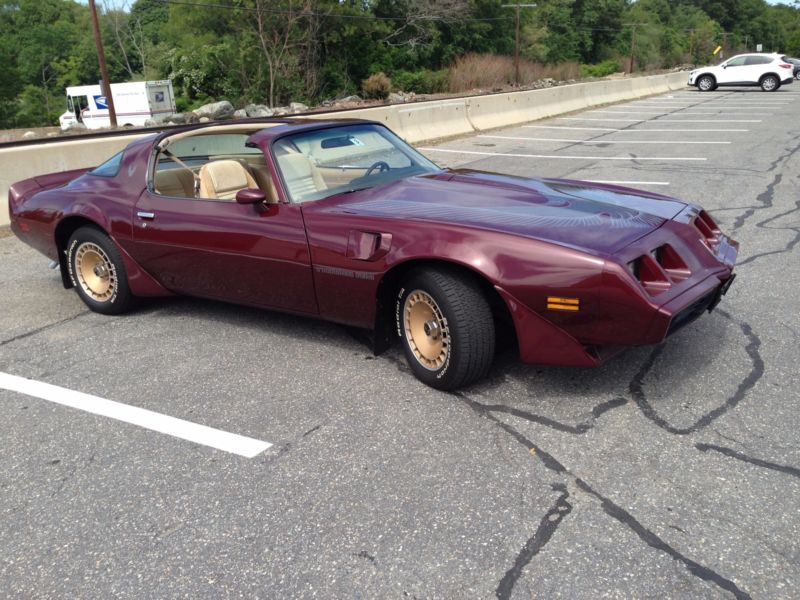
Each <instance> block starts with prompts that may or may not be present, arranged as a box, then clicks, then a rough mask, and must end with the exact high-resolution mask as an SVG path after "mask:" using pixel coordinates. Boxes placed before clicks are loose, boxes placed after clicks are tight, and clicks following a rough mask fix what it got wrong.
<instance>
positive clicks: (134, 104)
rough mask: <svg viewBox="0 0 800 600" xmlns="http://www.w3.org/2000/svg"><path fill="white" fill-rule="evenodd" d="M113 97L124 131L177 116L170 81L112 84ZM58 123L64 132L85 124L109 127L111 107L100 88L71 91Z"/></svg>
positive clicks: (70, 88) (118, 120) (95, 127)
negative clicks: (65, 110)
mask: <svg viewBox="0 0 800 600" xmlns="http://www.w3.org/2000/svg"><path fill="white" fill-rule="evenodd" d="M111 94H112V96H113V97H114V109H115V110H116V112H117V125H118V126H120V127H132V126H141V125H144V122H145V121H147V119H152V118H153V117H155V116H160V115H173V114H175V94H174V93H173V92H172V82H171V81H169V80H168V79H165V80H162V81H132V82H130V83H112V84H111ZM58 122H59V123H60V124H61V129H62V130H63V131H66V130H67V129H69V128H70V127H74V126H75V124H76V123H83V124H84V125H86V127H87V128H88V129H100V128H101V127H108V126H109V124H110V117H109V115H108V103H107V101H106V97H105V95H103V92H102V91H101V89H100V85H99V84H98V85H78V86H73V87H68V88H67V112H65V113H64V114H63V115H61V116H60V117H59V118H58Z"/></svg>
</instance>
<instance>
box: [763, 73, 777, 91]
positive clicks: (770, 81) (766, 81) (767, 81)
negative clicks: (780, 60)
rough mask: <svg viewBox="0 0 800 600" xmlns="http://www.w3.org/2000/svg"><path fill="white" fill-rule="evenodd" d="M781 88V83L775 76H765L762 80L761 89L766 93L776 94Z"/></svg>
mask: <svg viewBox="0 0 800 600" xmlns="http://www.w3.org/2000/svg"><path fill="white" fill-rule="evenodd" d="M779 87H781V81H780V79H778V78H777V77H776V76H775V75H765V76H764V77H762V78H761V89H762V90H764V91H765V92H774V91H775V90H777V89H778V88H779Z"/></svg>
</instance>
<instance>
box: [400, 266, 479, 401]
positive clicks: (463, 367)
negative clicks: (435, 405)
mask: <svg viewBox="0 0 800 600" xmlns="http://www.w3.org/2000/svg"><path fill="white" fill-rule="evenodd" d="M395 316H396V326H397V334H398V336H399V337H400V339H401V340H402V344H403V350H404V351H405V355H406V359H407V360H408V364H409V366H410V367H411V370H412V371H413V372H414V375H415V376H416V377H417V379H419V380H420V381H422V382H423V383H425V384H427V385H429V386H431V387H433V388H436V389H440V390H454V389H457V388H459V387H462V386H465V385H468V384H470V383H473V382H474V381H477V380H478V379H481V378H483V377H484V376H485V375H486V373H487V372H488V371H489V367H490V366H491V363H492V359H493V358H494V349H495V328H494V321H493V319H492V311H491V308H490V307H489V303H488V302H487V300H486V297H485V296H484V294H483V292H482V291H481V289H480V288H479V287H478V285H477V283H476V282H475V281H473V280H472V279H470V278H468V277H464V276H461V275H458V274H455V273H451V272H443V271H434V270H427V269H426V270H421V271H415V272H413V273H412V274H411V275H410V276H409V277H408V278H406V280H405V281H404V283H403V285H402V287H401V288H400V289H399V290H398V293H397V299H396V306H395Z"/></svg>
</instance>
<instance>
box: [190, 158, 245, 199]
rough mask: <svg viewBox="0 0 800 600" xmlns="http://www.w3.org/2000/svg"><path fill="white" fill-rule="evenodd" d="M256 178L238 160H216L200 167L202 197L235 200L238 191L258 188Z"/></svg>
mask: <svg viewBox="0 0 800 600" xmlns="http://www.w3.org/2000/svg"><path fill="white" fill-rule="evenodd" d="M257 187H258V185H257V184H256V181H255V179H254V178H253V176H252V175H250V173H249V171H248V170H247V169H246V168H245V167H243V166H242V165H241V163H240V162H239V161H237V160H215V161H213V162H208V163H206V164H204V165H203V166H202V167H201V168H200V193H199V195H200V197H202V198H217V199H220V200H235V199H236V192H238V191H239V190H244V189H247V188H257Z"/></svg>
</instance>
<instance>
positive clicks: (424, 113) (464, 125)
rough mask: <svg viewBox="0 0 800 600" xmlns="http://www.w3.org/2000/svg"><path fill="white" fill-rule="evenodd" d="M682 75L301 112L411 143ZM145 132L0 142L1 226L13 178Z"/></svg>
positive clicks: (97, 157)
mask: <svg viewBox="0 0 800 600" xmlns="http://www.w3.org/2000/svg"><path fill="white" fill-rule="evenodd" d="M686 80H687V75H686V73H669V74H667V75H651V76H647V77H632V78H625V79H614V80H604V81H595V82H591V83H576V84H573V85H564V86H558V87H553V88H548V89H542V90H528V91H523V92H511V93H508V94H495V95H492V96H473V97H470V98H454V99H451V100H434V101H430V102H419V103H414V104H396V105H393V106H377V107H374V108H365V109H360V110H352V111H348V112H345V113H334V114H331V113H313V114H310V115H303V116H304V117H310V118H313V119H330V118H349V119H371V120H373V121H378V122H379V123H383V124H385V125H386V126H387V127H389V128H390V129H392V130H393V131H394V132H395V133H397V134H398V135H400V136H401V137H402V138H404V139H405V140H406V141H408V142H410V143H412V144H413V143H418V142H422V141H428V140H434V139H438V138H444V137H449V136H454V135H463V134H468V133H472V132H475V131H483V130H486V129H493V128H496V127H506V126H509V125H516V124H518V123H526V122H528V121H535V120H537V119H544V118H547V117H552V116H555V115H559V114H564V113H568V112H572V111H577V110H581V109H583V108H586V107H589V106H597V105H600V104H610V103H612V102H621V101H623V100H630V99H633V98H640V97H643V96H649V95H652V94H662V93H664V92H669V91H671V90H676V89H680V88H683V87H685V86H686ZM144 135H148V134H143V135H126V136H119V137H107V138H99V139H84V140H81V139H72V140H69V141H63V142H47V143H42V144H36V145H31V146H21V147H16V148H0V226H2V225H7V224H8V203H7V201H6V199H7V198H8V188H9V186H10V185H11V184H12V183H14V182H15V181H20V180H22V179H27V178H29V177H35V176H36V175H43V174H45V173H54V172H57V171H68V170H70V169H80V168H83V167H92V166H95V165H98V164H100V163H101V162H103V161H104V160H105V159H107V158H109V157H110V156H112V155H113V154H114V153H116V152H119V151H120V150H121V149H122V148H124V147H125V146H126V145H128V144H129V143H130V142H132V141H133V140H135V139H139V138H141V137H143V136H144Z"/></svg>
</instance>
